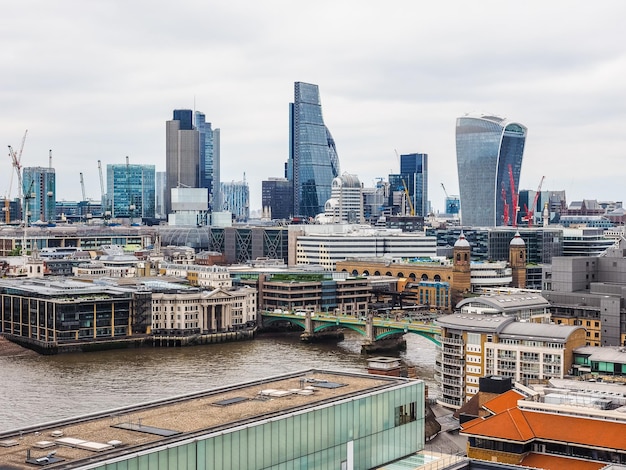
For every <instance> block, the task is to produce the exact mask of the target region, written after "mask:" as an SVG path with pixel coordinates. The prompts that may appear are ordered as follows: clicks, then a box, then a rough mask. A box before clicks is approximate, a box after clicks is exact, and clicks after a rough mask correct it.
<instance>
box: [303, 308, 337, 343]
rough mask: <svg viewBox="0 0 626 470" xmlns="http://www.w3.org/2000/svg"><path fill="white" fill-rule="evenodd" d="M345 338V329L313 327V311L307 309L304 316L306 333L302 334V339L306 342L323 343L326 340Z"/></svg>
mask: <svg viewBox="0 0 626 470" xmlns="http://www.w3.org/2000/svg"><path fill="white" fill-rule="evenodd" d="M341 340H343V331H341V330H338V329H336V328H326V329H324V330H322V331H317V332H316V331H315V330H314V328H313V319H312V318H311V312H310V311H307V312H306V316H305V318H304V333H302V334H301V335H300V341H304V342H306V343H321V342H325V341H341Z"/></svg>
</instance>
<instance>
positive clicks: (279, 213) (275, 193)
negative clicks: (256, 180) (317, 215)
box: [261, 177, 293, 220]
mask: <svg viewBox="0 0 626 470" xmlns="http://www.w3.org/2000/svg"><path fill="white" fill-rule="evenodd" d="M261 191H262V194H261V205H262V207H263V218H265V219H270V220H287V219H290V218H291V216H292V213H291V209H292V208H293V202H292V200H293V190H292V188H291V182H290V181H289V180H288V179H287V178H273V177H270V178H269V179H268V180H266V181H262V182H261Z"/></svg>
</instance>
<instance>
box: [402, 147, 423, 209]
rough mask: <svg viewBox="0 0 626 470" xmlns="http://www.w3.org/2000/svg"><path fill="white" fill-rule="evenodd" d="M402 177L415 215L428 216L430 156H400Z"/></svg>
mask: <svg viewBox="0 0 626 470" xmlns="http://www.w3.org/2000/svg"><path fill="white" fill-rule="evenodd" d="M400 175H401V177H402V179H403V180H404V182H405V184H406V189H408V193H409V194H408V197H409V198H410V200H411V205H412V206H413V212H414V214H413V215H418V216H421V217H426V216H427V215H428V155H427V154H425V153H409V154H407V155H400Z"/></svg>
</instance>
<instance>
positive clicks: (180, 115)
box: [165, 109, 200, 215]
mask: <svg viewBox="0 0 626 470" xmlns="http://www.w3.org/2000/svg"><path fill="white" fill-rule="evenodd" d="M192 117H193V113H192V111H191V110H190V109H175V110H174V118H173V119H172V120H171V121H167V122H166V124H165V148H166V150H165V173H166V186H165V211H166V215H167V214H169V213H170V212H171V211H172V194H171V190H172V188H197V187H198V186H199V175H200V171H199V169H200V138H199V133H198V130H197V129H194V127H193V120H192Z"/></svg>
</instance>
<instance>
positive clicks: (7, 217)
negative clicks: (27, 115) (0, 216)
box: [4, 129, 28, 224]
mask: <svg viewBox="0 0 626 470" xmlns="http://www.w3.org/2000/svg"><path fill="white" fill-rule="evenodd" d="M27 134H28V129H26V131H24V137H22V144H21V145H20V150H19V152H17V153H16V152H15V151H14V150H13V148H12V147H11V146H10V145H9V156H10V157H11V164H12V165H13V168H14V169H15V172H16V173H17V177H18V180H19V189H18V190H19V196H20V199H21V191H22V166H21V163H20V162H21V161H22V152H23V151H24V143H25V142H26V135H27ZM12 187H13V172H11V176H10V178H9V191H8V192H7V196H6V198H5V199H4V222H5V223H6V224H9V223H10V222H11V203H10V199H11V189H12Z"/></svg>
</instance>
